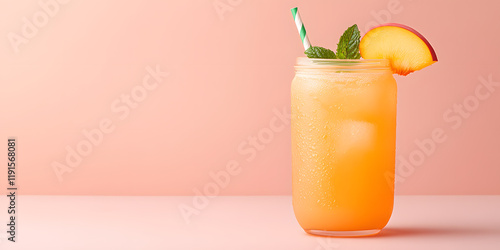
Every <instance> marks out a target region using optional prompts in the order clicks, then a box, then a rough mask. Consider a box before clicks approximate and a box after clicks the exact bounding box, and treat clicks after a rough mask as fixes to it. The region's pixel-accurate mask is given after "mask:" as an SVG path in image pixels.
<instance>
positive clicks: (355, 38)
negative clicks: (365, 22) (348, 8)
mask: <svg viewBox="0 0 500 250" xmlns="http://www.w3.org/2000/svg"><path fill="white" fill-rule="evenodd" d="M360 38H361V35H360V34H359V29H358V25H356V24H354V25H353V26H351V27H349V28H347V30H346V31H344V34H343V35H342V36H341V37H340V40H339V43H338V44H337V57H338V58H339V59H359V58H360V57H361V55H360V54H359V40H360Z"/></svg>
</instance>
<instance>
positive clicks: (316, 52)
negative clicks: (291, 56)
mask: <svg viewBox="0 0 500 250" xmlns="http://www.w3.org/2000/svg"><path fill="white" fill-rule="evenodd" d="M304 54H306V55H307V57H309V58H325V59H337V56H335V52H333V51H331V50H329V49H325V48H323V47H319V46H311V47H309V48H308V49H307V50H306V51H305V52H304Z"/></svg>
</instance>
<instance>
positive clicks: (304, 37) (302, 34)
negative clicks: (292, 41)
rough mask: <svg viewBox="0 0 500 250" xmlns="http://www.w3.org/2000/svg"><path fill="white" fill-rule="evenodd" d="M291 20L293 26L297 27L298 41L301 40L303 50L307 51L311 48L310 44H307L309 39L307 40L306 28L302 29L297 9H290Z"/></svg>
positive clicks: (302, 25)
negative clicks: (293, 22)
mask: <svg viewBox="0 0 500 250" xmlns="http://www.w3.org/2000/svg"><path fill="white" fill-rule="evenodd" d="M292 15H293V19H295V25H296V26H297V30H298V31H299V34H300V39H302V44H303V45H304V50H307V49H309V47H311V43H310V42H309V38H307V33H306V28H304V24H303V23H302V20H301V19H300V14H299V10H298V9H297V7H295V8H293V9H292Z"/></svg>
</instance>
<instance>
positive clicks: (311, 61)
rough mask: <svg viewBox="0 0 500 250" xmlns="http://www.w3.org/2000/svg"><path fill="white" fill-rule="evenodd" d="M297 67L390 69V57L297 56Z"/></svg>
mask: <svg viewBox="0 0 500 250" xmlns="http://www.w3.org/2000/svg"><path fill="white" fill-rule="evenodd" d="M295 69H344V70H348V69H352V70H363V69H369V70H373V69H390V61H389V60H388V59H324V58H307V57H297V61H296V64H295Z"/></svg>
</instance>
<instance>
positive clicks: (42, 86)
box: [0, 0, 500, 195]
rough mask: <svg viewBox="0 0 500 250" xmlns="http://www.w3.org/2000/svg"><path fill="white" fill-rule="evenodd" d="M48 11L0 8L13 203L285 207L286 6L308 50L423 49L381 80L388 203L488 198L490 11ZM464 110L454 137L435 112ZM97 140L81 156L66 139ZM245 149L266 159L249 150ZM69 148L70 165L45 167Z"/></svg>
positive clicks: (450, 5) (82, 5)
mask: <svg viewBox="0 0 500 250" xmlns="http://www.w3.org/2000/svg"><path fill="white" fill-rule="evenodd" d="M54 1H55V0H52V1H49V0H42V2H54ZM59 2H60V3H59ZM59 2H58V4H57V6H55V5H51V6H49V7H48V9H49V12H51V15H47V14H43V13H46V12H47V11H46V10H45V12H42V11H44V8H42V7H41V6H40V5H39V4H38V1H7V0H2V1H0V18H1V19H0V20H1V22H0V35H1V36H2V37H3V38H2V39H0V82H1V87H0V114H1V116H2V117H1V122H0V135H1V136H0V139H1V140H2V141H3V142H2V143H0V144H1V145H2V146H1V148H2V150H0V151H2V152H6V138H7V137H9V136H16V137H17V139H18V156H19V158H18V159H19V160H18V168H19V172H18V185H19V186H20V192H21V193H24V194H78V195H89V194H94V195H95V194H103V195H194V194H195V191H194V190H201V191H202V192H203V190H204V189H206V190H208V191H209V192H212V193H214V194H221V195H261V194H290V192H291V180H290V179H291V170H290V168H291V166H290V129H289V120H288V118H287V113H288V112H289V108H288V106H289V101H290V97H289V95H290V94H289V92H290V81H291V79H292V77H293V74H294V72H293V68H292V66H293V64H294V61H295V58H296V57H297V56H301V53H302V45H301V43H300V40H299V38H298V35H297V31H296V28H295V25H294V22H293V20H292V17H291V13H290V8H291V7H295V6H299V9H300V12H301V15H302V19H303V21H304V23H305V25H306V28H307V31H308V34H309V38H310V39H311V42H312V43H313V44H314V45H321V46H326V47H333V46H335V44H336V42H337V39H338V37H339V36H340V35H341V33H342V32H343V30H344V29H345V28H346V27H348V26H350V25H352V24H353V23H357V24H358V25H359V26H360V28H361V30H362V32H364V31H366V28H367V27H368V26H370V25H373V24H376V23H378V22H399V23H403V24H407V25H409V26H412V27H413V28H415V29H417V30H419V31H421V33H423V34H424V35H425V36H426V37H427V38H428V40H429V41H430V42H431V43H432V45H433V46H434V48H435V50H436V52H437V54H438V57H439V60H440V61H439V62H438V63H437V64H435V65H433V66H431V67H429V68H427V69H425V70H422V71H421V72H417V73H414V74H411V75H410V76H408V77H397V81H398V87H399V104H398V129H397V136H398V137H397V155H398V157H400V158H398V162H400V159H401V158H404V159H412V160H409V162H412V163H410V164H413V165H412V166H406V165H401V164H399V165H398V168H397V169H398V170H397V172H398V174H399V175H400V177H398V179H397V193H399V194H500V157H498V152H500V133H499V132H498V131H499V129H500V116H499V110H500V91H499V90H500V87H499V86H490V89H491V90H492V91H491V92H488V89H487V88H486V87H478V86H480V84H482V83H481V81H480V80H479V78H484V79H486V81H488V78H489V77H491V80H492V81H493V82H500V46H498V45H499V44H500V35H499V32H498V24H499V23H500V16H499V15H498V10H499V9H500V2H498V1H486V0H476V1H451V0H449V1H433V0H425V1H411V0H394V1H391V0H377V1H368V0H366V1H326V0H325V1H319V0H316V1H284V0H283V1H245V0H203V1H201V0H198V1H167V0H148V1H138V0H135V1H119V0H109V1H82V0H73V1H70V0H65V1H63V0H60V1H59ZM214 6H217V9H216V8H215V7H214ZM46 9H47V8H46ZM23 18H27V19H28V20H33V18H36V19H37V20H36V21H35V24H33V25H35V30H33V27H29V26H26V24H25V21H24V19H23ZM25 26H26V27H25ZM36 26H39V28H36ZM23 28H24V29H25V30H24V33H25V34H24V35H23V33H22V32H23ZM29 28H32V29H31V30H30V29H29ZM13 34H15V35H13ZM23 37H24V38H23ZM12 39H18V40H16V41H18V42H19V43H20V44H17V45H18V46H13V44H12V42H11V41H10V40H12ZM16 50H18V51H17V52H16ZM157 67H158V69H157ZM156 70H159V71H165V72H168V76H164V75H158V74H153V75H151V73H149V72H150V71H156ZM165 75H166V74H165ZM144 78H145V79H146V82H145V83H144V84H145V85H144V86H142V85H141V84H142V82H143V80H144ZM477 88H480V90H479V92H477V93H476V89H477ZM495 90H496V91H495ZM131 93H132V94H133V95H134V98H135V99H132V101H131V103H129V104H127V103H126V100H125V99H123V100H122V99H120V98H121V96H122V95H130V94H131ZM478 97H479V98H480V99H483V100H479V99H478ZM477 100H479V101H477ZM464 101H465V102H466V106H467V108H469V110H470V112H468V113H464V114H463V116H464V117H466V118H460V121H461V123H460V124H459V123H458V120H459V119H458V117H460V116H458V115H456V114H454V113H450V112H452V111H447V110H449V109H450V110H453V108H454V104H460V103H463V102H464ZM476 101H477V102H476ZM127 105H129V106H127ZM129 111H130V112H129ZM127 112H129V113H127ZM283 113H284V114H283ZM444 115H446V116H448V118H447V119H448V120H449V121H446V120H445V119H444V118H443V116H444ZM100 123H102V124H100ZM100 126H102V128H101V127H100ZM98 128H99V129H100V130H101V131H104V132H106V133H105V134H104V136H103V138H99V137H98V136H96V137H95V138H94V143H95V144H96V145H92V144H89V142H88V140H86V139H85V138H86V137H85V136H84V134H83V133H82V130H84V129H85V130H93V131H95V129H98ZM435 129H442V130H443V131H444V133H446V140H445V141H444V142H442V143H439V144H438V145H437V147H436V148H435V149H432V148H431V150H430V151H432V152H428V153H429V155H428V156H427V155H425V156H424V159H423V162H421V161H420V160H419V159H418V156H422V154H421V153H419V152H420V151H418V147H417V145H416V144H415V142H414V141H415V140H416V139H419V140H422V139H425V138H431V134H432V131H433V130H435ZM104 132H103V133H104ZM253 136H257V138H259V136H260V138H261V139H260V140H264V141H265V142H266V143H267V144H266V143H263V144H262V145H260V144H259V145H257V146H256V147H258V149H256V147H255V146H249V145H250V144H249V143H251V142H249V141H248V140H249V139H248V138H249V137H253ZM258 140H259V139H258ZM89 145H92V146H91V147H92V148H91V149H90V150H89V149H85V148H84V147H85V146H89ZM77 146H80V147H81V148H80V150H83V151H82V152H84V153H88V155H87V156H84V157H82V160H81V162H80V163H78V162H76V160H77V159H74V158H72V159H70V160H73V161H75V162H76V163H75V162H74V166H73V167H69V166H66V168H64V167H62V166H61V165H57V163H56V162H59V163H61V164H63V165H68V164H67V162H66V159H65V158H66V155H67V148H68V147H69V148H72V149H75V148H76V147H77ZM5 157H6V156H5ZM411 157H413V158H411ZM4 159H5V158H4ZM3 162H4V163H2V166H0V170H1V171H0V183H2V184H1V185H0V190H1V192H4V190H5V189H4V184H5V180H6V176H5V174H6V160H4V161H3ZM55 165H57V166H59V167H58V168H57V169H58V171H68V172H64V173H60V174H59V177H60V179H58V175H57V174H56V171H54V166H55ZM226 165H229V166H227V167H226ZM227 168H228V169H227ZM219 171H224V174H223V173H222V172H220V173H219ZM211 172H216V173H219V174H223V175H224V176H226V177H227V176H229V183H225V181H220V183H219V184H214V182H213V181H212V177H211ZM230 174H231V175H230ZM221 176H222V175H221ZM220 178H222V177H220ZM221 180H222V179H221Z"/></svg>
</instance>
